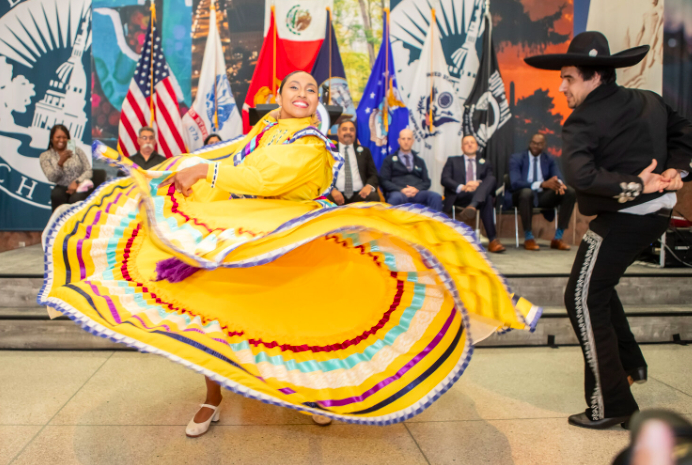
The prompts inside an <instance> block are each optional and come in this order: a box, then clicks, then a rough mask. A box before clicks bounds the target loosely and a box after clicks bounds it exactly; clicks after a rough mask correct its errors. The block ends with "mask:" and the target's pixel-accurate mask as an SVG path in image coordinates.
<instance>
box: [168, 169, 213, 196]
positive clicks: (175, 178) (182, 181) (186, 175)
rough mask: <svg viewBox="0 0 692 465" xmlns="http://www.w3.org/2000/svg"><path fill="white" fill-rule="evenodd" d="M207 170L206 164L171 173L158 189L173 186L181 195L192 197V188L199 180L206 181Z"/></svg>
mask: <svg viewBox="0 0 692 465" xmlns="http://www.w3.org/2000/svg"><path fill="white" fill-rule="evenodd" d="M208 170H209V165H207V164H206V163H200V164H199V165H195V166H191V167H189V168H185V169H184V170H181V171H178V172H176V173H173V174H172V175H171V176H170V177H169V178H168V179H166V180H165V181H163V182H162V183H161V184H159V187H164V186H168V185H169V184H174V185H175V190H176V191H178V192H180V193H182V194H183V195H184V196H185V197H189V196H190V195H192V186H193V185H194V184H195V183H196V182H197V181H199V180H200V179H206V177H207V171H208Z"/></svg>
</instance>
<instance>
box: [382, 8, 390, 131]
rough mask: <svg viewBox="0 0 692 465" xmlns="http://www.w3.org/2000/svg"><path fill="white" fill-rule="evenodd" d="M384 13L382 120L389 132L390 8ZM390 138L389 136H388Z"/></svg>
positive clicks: (384, 10)
mask: <svg viewBox="0 0 692 465" xmlns="http://www.w3.org/2000/svg"><path fill="white" fill-rule="evenodd" d="M382 11H383V13H384V14H385V15H386V18H387V20H386V21H385V22H384V28H385V29H384V31H382V42H383V45H384V47H385V49H384V57H385V60H384V81H385V82H384V100H383V103H384V105H383V110H384V111H383V112H382V121H383V123H384V130H385V131H387V134H389V101H388V100H387V98H388V97H389V8H384V9H383V10H382ZM387 137H388V138H389V136H387Z"/></svg>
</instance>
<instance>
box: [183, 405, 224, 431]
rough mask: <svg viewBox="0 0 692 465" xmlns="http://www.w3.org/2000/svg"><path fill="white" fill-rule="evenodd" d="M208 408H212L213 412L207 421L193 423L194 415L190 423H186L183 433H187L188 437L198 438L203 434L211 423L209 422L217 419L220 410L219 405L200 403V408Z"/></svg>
mask: <svg viewBox="0 0 692 465" xmlns="http://www.w3.org/2000/svg"><path fill="white" fill-rule="evenodd" d="M205 407H206V408H208V409H212V410H213V411H214V413H213V414H212V415H211V416H210V417H209V418H208V419H207V421H205V422H203V423H195V417H192V420H190V423H188V424H187V428H185V434H186V435H187V437H188V438H198V437H200V436H202V435H203V434H205V433H206V432H207V431H209V426H210V425H211V422H212V421H213V422H217V421H219V418H220V414H221V410H220V409H219V406H218V405H216V406H214V405H209V404H202V405H201V406H200V408H205ZM195 415H196V414H195Z"/></svg>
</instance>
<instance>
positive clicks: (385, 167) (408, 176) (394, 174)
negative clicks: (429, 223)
mask: <svg viewBox="0 0 692 465" xmlns="http://www.w3.org/2000/svg"><path fill="white" fill-rule="evenodd" d="M412 147H413V131H411V130H410V129H402V130H401V132H400V133H399V150H398V151H397V152H396V153H395V154H393V155H389V156H388V157H387V158H385V159H384V161H383V162H382V167H381V168H380V185H381V186H382V189H384V191H385V196H386V198H387V203H389V204H391V205H401V204H404V203H417V204H420V205H425V206H426V207H428V208H431V209H433V210H436V211H438V212H439V211H442V196H441V195H440V194H438V193H437V192H432V191H429V190H428V189H430V178H429V177H428V169H427V168H426V166H425V161H424V160H423V159H422V158H420V157H419V156H418V154H417V153H416V152H414V151H413V150H411V148H412Z"/></svg>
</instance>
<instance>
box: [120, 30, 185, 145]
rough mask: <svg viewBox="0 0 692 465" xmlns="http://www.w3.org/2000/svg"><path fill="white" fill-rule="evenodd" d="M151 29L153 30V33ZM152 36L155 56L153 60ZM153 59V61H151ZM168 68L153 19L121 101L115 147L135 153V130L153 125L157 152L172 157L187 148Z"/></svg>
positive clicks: (171, 77)
mask: <svg viewBox="0 0 692 465" xmlns="http://www.w3.org/2000/svg"><path fill="white" fill-rule="evenodd" d="M152 30H153V34H152ZM152 40H153V52H154V57H153V60H152V57H151V53H152ZM152 61H153V63H152ZM152 72H153V88H154V96H153V97H154V121H153V124H152V121H151V99H152V95H151V88H152ZM173 79H174V77H173V76H172V75H171V70H170V68H169V67H168V63H166V58H164V56H163V49H162V47H161V37H160V36H159V33H158V30H157V28H156V21H155V20H154V21H152V22H151V24H150V25H149V30H148V31H147V35H146V39H145V40H144V47H143V48H142V55H141V56H140V58H139V62H138V63H137V69H136V70H135V75H134V76H133V78H132V81H131V82H130V89H129V90H128V92H127V96H126V97H125V100H124V101H123V106H122V110H121V113H120V127H119V128H118V148H119V149H120V151H121V152H122V153H123V155H125V156H127V157H130V156H132V155H134V154H135V153H137V150H139V144H138V143H137V131H139V129H140V128H142V127H143V126H153V128H154V131H156V142H157V152H158V153H160V154H162V155H165V156H166V157H172V156H174V155H179V154H181V153H185V152H187V149H186V148H185V142H184V141H183V135H182V127H183V125H182V120H181V118H180V113H179V111H178V98H177V96H176V92H175V88H174V86H173V82H172V80H173Z"/></svg>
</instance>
